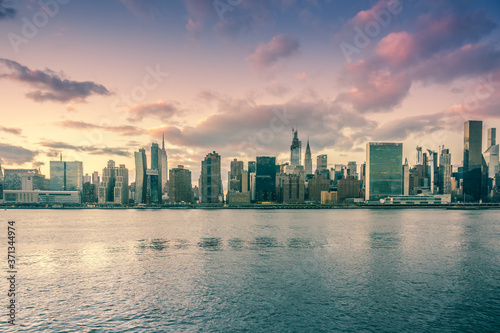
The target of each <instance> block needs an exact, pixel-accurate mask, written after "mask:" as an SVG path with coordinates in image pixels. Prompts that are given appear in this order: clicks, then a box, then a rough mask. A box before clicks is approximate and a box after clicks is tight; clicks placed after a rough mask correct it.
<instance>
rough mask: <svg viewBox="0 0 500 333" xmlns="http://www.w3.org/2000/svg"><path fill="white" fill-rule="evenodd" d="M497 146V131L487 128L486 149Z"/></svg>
mask: <svg viewBox="0 0 500 333" xmlns="http://www.w3.org/2000/svg"><path fill="white" fill-rule="evenodd" d="M496 144H497V129H496V128H488V144H487V145H486V146H487V147H488V148H489V147H491V146H494V145H496Z"/></svg>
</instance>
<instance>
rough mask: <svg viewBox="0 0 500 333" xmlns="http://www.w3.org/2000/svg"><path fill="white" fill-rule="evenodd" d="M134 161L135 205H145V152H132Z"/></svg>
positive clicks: (146, 182) (146, 181) (140, 150)
mask: <svg viewBox="0 0 500 333" xmlns="http://www.w3.org/2000/svg"><path fill="white" fill-rule="evenodd" d="M134 160H135V191H134V195H135V198H134V199H135V204H136V205H139V204H145V203H146V195H147V190H148V188H147V184H148V180H147V176H146V170H147V168H148V167H147V159H146V151H145V150H144V149H142V148H141V149H139V151H136V152H134Z"/></svg>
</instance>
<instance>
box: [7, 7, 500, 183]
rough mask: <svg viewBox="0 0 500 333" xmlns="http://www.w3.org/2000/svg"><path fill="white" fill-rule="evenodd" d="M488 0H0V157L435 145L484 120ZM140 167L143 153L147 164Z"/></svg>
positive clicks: (494, 44) (495, 61) (344, 152)
mask: <svg viewBox="0 0 500 333" xmlns="http://www.w3.org/2000/svg"><path fill="white" fill-rule="evenodd" d="M499 23H500V2H498V1H489V0H488V1H481V0H474V1H472V0H471V1H466V0H420V1H416V0H407V1H405V0H401V1H397V0H380V1H372V0H359V1H348V0H324V1H320V0H303V1H300V0H253V1H249V0H220V1H219V0H216V1H213V0H185V1H175V0H172V1H160V0H142V1H141V0H108V1H94V0H86V1H83V0H72V1H70V0H45V1H44V0H41V1H38V0H37V1H34V0H33V1H32V0H25V1H22V0H21V1H6V0H0V92H1V93H0V115H1V120H0V163H1V164H2V167H4V168H31V167H36V168H38V167H39V168H41V171H42V173H43V174H45V175H47V176H48V177H49V176H50V172H49V164H50V161H51V160H58V159H59V155H60V154H62V155H63V159H64V160H68V161H72V160H78V161H83V167H84V174H85V173H88V174H91V173H92V172H93V171H99V173H101V171H102V169H103V168H104V167H105V166H106V164H107V161H108V160H110V159H112V160H114V161H115V162H116V163H117V164H125V165H126V166H127V167H128V168H129V170H130V174H131V177H130V178H131V181H133V180H134V179H135V171H134V168H135V166H134V159H133V153H134V151H138V149H139V148H145V149H146V152H147V154H148V159H149V149H150V147H151V143H152V142H158V143H160V144H161V141H162V135H164V136H165V148H166V151H167V155H168V160H169V168H172V167H176V166H177V165H184V166H185V167H186V168H188V169H190V170H191V171H192V181H193V184H195V183H196V182H197V180H198V176H199V173H200V166H201V160H202V159H203V158H204V156H205V155H206V154H208V153H210V152H212V151H217V152H218V153H219V154H220V155H221V156H222V176H223V179H226V178H227V171H228V169H229V163H230V161H231V160H233V159H234V158H237V159H238V160H243V161H245V165H246V161H248V160H255V156H276V157H277V160H278V162H280V163H284V162H287V161H289V159H290V144H291V141H292V128H295V129H298V135H299V139H300V140H302V153H304V152H305V147H306V142H307V139H309V142H310V147H311V152H312V156H313V168H315V164H316V161H315V157H316V156H317V155H319V154H328V162H329V164H330V165H331V166H332V167H333V165H334V164H347V162H348V161H356V162H358V164H361V163H363V162H364V161H365V147H366V143H367V142H370V141H383V142H403V144H404V157H405V158H408V161H409V163H410V165H412V164H413V163H415V160H416V158H415V147H416V146H417V145H420V146H423V148H424V149H431V150H435V151H438V150H439V148H440V146H443V145H444V146H445V147H446V148H449V149H450V152H451V154H452V163H453V164H455V165H459V164H461V163H462V157H463V156H462V155H463V153H462V150H463V123H464V121H467V120H482V121H483V129H484V132H485V134H484V145H483V148H484V150H486V148H487V147H485V146H486V130H487V128H490V127H500V121H499V117H500V45H499V41H500V28H499ZM148 163H149V161H148Z"/></svg>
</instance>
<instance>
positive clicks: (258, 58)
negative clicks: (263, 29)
mask: <svg viewBox="0 0 500 333" xmlns="http://www.w3.org/2000/svg"><path fill="white" fill-rule="evenodd" d="M298 51H299V42H298V40H297V38H295V37H294V36H291V35H277V36H274V37H273V39H271V41H270V42H269V43H266V44H264V43H263V44H260V45H259V46H258V47H257V49H256V50H255V51H254V52H253V53H252V54H250V55H249V56H248V57H247V62H248V64H249V65H250V66H251V67H252V68H253V69H254V70H256V71H257V72H265V71H267V70H269V69H270V68H271V67H272V66H273V65H276V63H278V62H279V61H280V60H283V59H286V58H289V57H291V56H293V55H295V54H297V53H298Z"/></svg>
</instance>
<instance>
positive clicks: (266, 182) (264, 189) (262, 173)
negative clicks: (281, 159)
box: [255, 156, 276, 202]
mask: <svg viewBox="0 0 500 333" xmlns="http://www.w3.org/2000/svg"><path fill="white" fill-rule="evenodd" d="M255 201H257V202H263V201H276V157H270V156H257V168H256V173H255Z"/></svg>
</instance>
